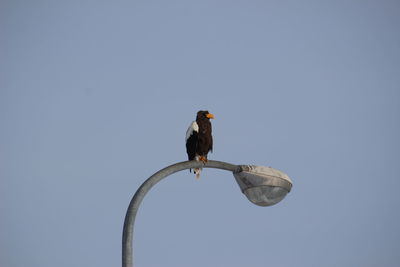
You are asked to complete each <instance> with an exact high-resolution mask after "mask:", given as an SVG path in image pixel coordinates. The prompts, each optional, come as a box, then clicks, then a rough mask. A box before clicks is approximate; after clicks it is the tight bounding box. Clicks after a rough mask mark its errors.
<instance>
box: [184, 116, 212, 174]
mask: <svg viewBox="0 0 400 267" xmlns="http://www.w3.org/2000/svg"><path fill="white" fill-rule="evenodd" d="M210 119H214V115H213V114H211V113H209V112H208V111H207V110H200V111H198V112H197V116H196V120H195V121H193V122H192V123H191V124H190V126H189V128H188V129H187V131H186V152H187V154H188V158H189V160H197V161H202V162H203V163H206V162H207V154H208V152H209V151H211V152H212V149H213V138H212V135H211V132H212V127H211V122H210ZM190 171H192V170H191V169H190ZM193 172H194V173H195V174H196V178H199V177H200V172H201V168H194V169H193Z"/></svg>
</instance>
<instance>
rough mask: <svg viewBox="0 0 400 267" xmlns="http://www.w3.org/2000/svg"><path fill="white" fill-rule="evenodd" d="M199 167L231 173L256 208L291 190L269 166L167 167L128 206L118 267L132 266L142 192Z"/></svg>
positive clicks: (187, 164) (197, 164)
mask: <svg viewBox="0 0 400 267" xmlns="http://www.w3.org/2000/svg"><path fill="white" fill-rule="evenodd" d="M200 167H203V168H216V169H222V170H227V171H231V172H232V173H233V175H234V177H235V179H236V181H237V183H238V184H239V187H240V189H241V190H242V192H243V194H245V195H246V197H247V198H248V199H249V200H250V201H251V202H252V203H254V204H256V205H259V206H271V205H274V204H276V203H278V202H279V201H281V200H282V199H283V198H284V197H285V196H286V194H287V193H289V192H290V190H291V188H292V181H291V180H290V178H289V176H287V175H286V174H285V173H283V172H281V171H278V170H276V169H273V168H271V167H263V166H255V165H234V164H230V163H226V162H222V161H214V160H209V161H208V162H207V163H205V164H204V163H203V162H198V161H183V162H179V163H176V164H173V165H170V166H168V167H166V168H164V169H162V170H160V171H158V172H156V173H155V174H153V175H152V176H150V177H149V178H148V179H147V180H146V181H145V182H144V183H143V184H142V185H141V186H140V187H139V189H138V190H137V191H136V193H135V195H134V196H133V198H132V200H131V202H130V203H129V207H128V210H127V211H126V215H125V221H124V229H123V233H122V267H132V266H133V246H132V240H133V226H134V223H135V218H136V213H137V211H138V209H139V205H140V203H141V202H142V200H143V198H144V196H145V195H146V193H147V192H148V191H149V190H150V189H151V188H152V187H153V186H154V185H155V184H156V183H158V182H159V181H161V180H162V179H163V178H165V177H167V176H169V175H171V174H173V173H175V172H178V171H182V170H186V169H193V168H200Z"/></svg>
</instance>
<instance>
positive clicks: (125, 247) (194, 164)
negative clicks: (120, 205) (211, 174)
mask: <svg viewBox="0 0 400 267" xmlns="http://www.w3.org/2000/svg"><path fill="white" fill-rule="evenodd" d="M199 167H203V168H216V169H222V170H227V171H231V172H234V173H235V172H239V171H240V169H241V168H240V166H237V165H233V164H229V163H226V162H222V161H214V160H209V161H208V162H207V163H205V164H203V163H202V162H198V161H183V162H179V163H176V164H173V165H170V166H168V167H166V168H164V169H162V170H160V171H158V172H156V173H155V174H153V175H152V176H150V178H148V179H147V180H146V181H145V182H144V183H143V184H142V185H141V186H140V187H139V189H138V190H137V191H136V193H135V195H134V196H133V198H132V200H131V202H130V203H129V207H128V210H127V211H126V215H125V221H124V230H123V233H122V267H132V266H133V260H132V259H133V247H132V240H133V226H134V223H135V218H136V213H137V211H138V209H139V205H140V203H141V202H142V200H143V198H144V196H145V195H146V193H147V192H149V190H150V189H151V188H152V187H153V185H155V184H156V183H158V182H159V181H161V180H162V179H164V178H165V177H167V176H168V175H171V174H173V173H175V172H178V171H182V170H186V169H190V168H192V169H193V168H199Z"/></svg>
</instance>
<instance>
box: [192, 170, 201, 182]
mask: <svg viewBox="0 0 400 267" xmlns="http://www.w3.org/2000/svg"><path fill="white" fill-rule="evenodd" d="M193 172H194V174H196V179H199V178H200V173H201V168H194V169H193Z"/></svg>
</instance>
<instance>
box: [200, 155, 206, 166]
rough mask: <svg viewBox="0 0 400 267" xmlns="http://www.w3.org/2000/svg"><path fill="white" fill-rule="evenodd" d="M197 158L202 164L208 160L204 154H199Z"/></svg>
mask: <svg viewBox="0 0 400 267" xmlns="http://www.w3.org/2000/svg"><path fill="white" fill-rule="evenodd" d="M199 160H200V161H202V162H203V163H204V164H206V163H207V161H208V159H207V157H205V156H200V157H199Z"/></svg>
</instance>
